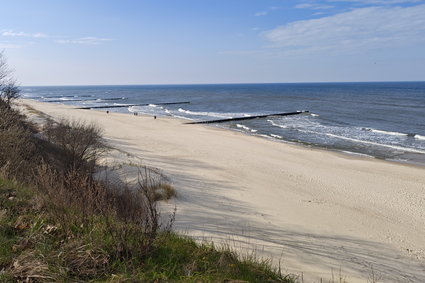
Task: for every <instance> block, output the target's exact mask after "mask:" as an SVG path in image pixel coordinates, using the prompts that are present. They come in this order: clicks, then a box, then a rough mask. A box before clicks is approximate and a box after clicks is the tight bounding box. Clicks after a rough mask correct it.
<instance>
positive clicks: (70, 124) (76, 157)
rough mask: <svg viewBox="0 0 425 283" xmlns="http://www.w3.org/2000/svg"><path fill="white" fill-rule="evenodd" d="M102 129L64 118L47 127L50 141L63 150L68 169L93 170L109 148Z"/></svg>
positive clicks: (46, 133)
mask: <svg viewBox="0 0 425 283" xmlns="http://www.w3.org/2000/svg"><path fill="white" fill-rule="evenodd" d="M101 134H102V131H101V129H100V128H99V127H97V126H96V125H93V124H84V123H83V122H79V121H66V120H63V121H61V122H59V123H56V124H55V123H49V124H48V125H47V126H46V129H45V135H46V137H47V139H48V141H50V142H52V143H53V144H55V145H56V146H57V147H58V148H59V149H60V150H61V151H62V158H63V159H64V164H66V165H67V167H68V168H67V169H70V168H74V169H77V170H89V171H91V172H93V169H94V166H95V164H96V161H97V160H98V159H99V158H100V156H101V155H102V154H103V153H104V152H106V151H107V150H108V146H107V145H106V143H105V142H104V140H103V138H102V135H101Z"/></svg>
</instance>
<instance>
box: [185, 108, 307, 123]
mask: <svg viewBox="0 0 425 283" xmlns="http://www.w3.org/2000/svg"><path fill="white" fill-rule="evenodd" d="M304 113H310V111H308V110H303V111H296V112H288V113H275V114H266V115H256V116H248V117H236V118H227V119H219V120H208V121H200V122H188V123H186V124H214V123H224V122H232V121H241V120H252V119H258V118H266V117H271V116H291V115H299V114H304Z"/></svg>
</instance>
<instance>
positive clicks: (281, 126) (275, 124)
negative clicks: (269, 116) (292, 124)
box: [267, 120, 288, 129]
mask: <svg viewBox="0 0 425 283" xmlns="http://www.w3.org/2000/svg"><path fill="white" fill-rule="evenodd" d="M267 122H270V124H272V126H275V127H279V128H282V129H286V128H288V126H285V125H280V124H277V123H275V122H274V121H273V120H267Z"/></svg>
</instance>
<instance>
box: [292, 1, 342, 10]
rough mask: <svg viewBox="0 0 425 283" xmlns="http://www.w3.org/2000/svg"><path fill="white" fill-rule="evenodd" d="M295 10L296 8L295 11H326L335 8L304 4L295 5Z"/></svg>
mask: <svg viewBox="0 0 425 283" xmlns="http://www.w3.org/2000/svg"><path fill="white" fill-rule="evenodd" d="M295 8H297V9H313V10H326V9H332V8H335V6H332V5H322V4H316V3H304V4H298V5H296V6H295Z"/></svg>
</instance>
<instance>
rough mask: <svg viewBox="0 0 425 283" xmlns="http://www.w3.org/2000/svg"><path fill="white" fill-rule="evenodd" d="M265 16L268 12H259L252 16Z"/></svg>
mask: <svg viewBox="0 0 425 283" xmlns="http://www.w3.org/2000/svg"><path fill="white" fill-rule="evenodd" d="M267 14H268V12H266V11H261V12H258V13H255V14H254V16H256V17H261V16H265V15H267Z"/></svg>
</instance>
